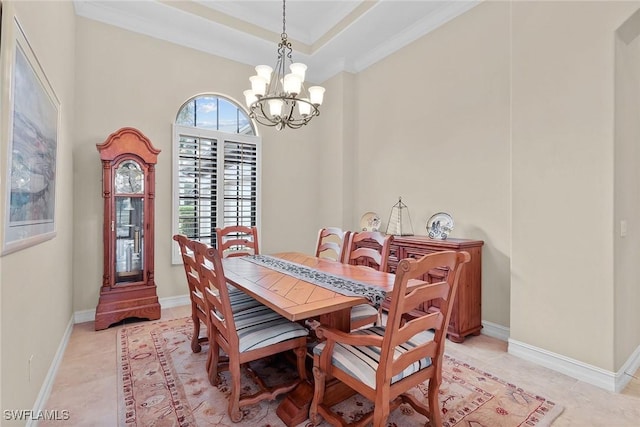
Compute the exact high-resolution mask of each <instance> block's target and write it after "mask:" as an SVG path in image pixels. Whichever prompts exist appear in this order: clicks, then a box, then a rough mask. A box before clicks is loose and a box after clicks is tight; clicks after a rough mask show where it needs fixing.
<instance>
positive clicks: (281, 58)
mask: <svg viewBox="0 0 640 427" xmlns="http://www.w3.org/2000/svg"><path fill="white" fill-rule="evenodd" d="M285 16H286V13H285V0H283V1H282V34H280V37H281V40H280V43H279V44H278V61H277V62H276V66H275V69H274V68H271V67H270V66H268V65H258V66H257V67H256V73H257V74H256V75H255V76H252V77H250V78H249V81H251V89H248V90H245V91H244V92H243V93H244V97H245V102H246V104H247V107H248V108H249V117H251V118H252V119H255V120H256V121H257V122H258V123H260V124H262V125H265V126H275V127H276V129H278V130H282V129H284V128H285V126H288V127H290V128H291V129H298V128H300V127H302V126H304V125H306V124H307V123H309V121H310V120H311V119H312V118H314V117H315V116H317V115H319V114H320V110H319V109H318V107H319V106H320V105H321V104H322V99H323V97H324V88H323V87H321V86H311V87H310V88H309V90H308V92H307V90H306V89H305V87H304V78H305V72H306V71H307V66H306V65H305V64H302V63H300V62H293V60H292V59H291V52H292V51H293V49H292V48H291V43H290V42H289V40H288V39H287V32H286V18H285Z"/></svg>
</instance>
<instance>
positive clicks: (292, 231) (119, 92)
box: [73, 17, 321, 311]
mask: <svg viewBox="0 0 640 427" xmlns="http://www.w3.org/2000/svg"><path fill="white" fill-rule="evenodd" d="M76 36H77V37H76V39H77V45H76V49H77V61H76V70H77V71H76V74H77V79H76V87H77V104H76V108H77V110H76V113H77V126H76V145H75V147H74V169H75V172H76V175H75V180H74V192H75V193H76V194H82V195H83V197H78V198H76V204H75V220H74V224H75V233H76V236H77V239H76V241H75V245H74V248H73V250H74V260H75V261H74V283H75V288H74V309H75V310H76V311H81V310H91V309H94V308H95V306H96V305H97V303H98V297H99V290H100V284H101V281H102V253H103V251H102V238H101V236H102V231H101V230H102V219H103V215H102V198H101V185H102V184H101V179H102V178H101V167H100V161H99V156H98V152H97V150H96V146H95V144H96V143H100V142H102V141H104V139H105V138H106V137H107V136H108V135H109V134H110V133H112V132H113V131H115V130H117V129H119V128H121V127H123V126H133V127H135V128H137V129H139V130H141V131H142V132H143V133H144V134H145V135H146V136H147V137H148V138H149V139H150V140H151V141H152V143H153V144H154V145H155V147H156V148H159V149H160V150H162V152H161V153H160V155H159V156H158V164H157V167H156V193H157V194H156V222H155V231H156V242H155V251H156V252H155V253H156V258H155V274H156V276H155V278H156V283H157V285H158V296H159V297H160V298H163V297H171V296H178V295H185V293H186V288H185V283H184V272H183V270H182V267H181V266H173V265H171V245H172V241H171V203H172V202H171V195H172V188H171V169H172V162H171V155H172V154H171V153H172V148H171V147H172V146H171V138H172V127H171V126H172V124H173V122H174V120H175V116H176V114H177V112H178V109H179V108H180V106H181V105H182V104H183V103H184V102H185V101H186V100H187V99H189V98H190V97H192V96H194V95H196V94H199V93H205V92H216V93H222V94H225V95H227V96H230V97H232V98H235V99H236V100H238V101H240V102H242V91H243V90H245V89H246V88H247V87H248V85H249V80H248V76H250V75H251V73H252V72H253V69H252V67H250V66H247V65H241V64H238V63H236V62H233V61H229V60H226V59H222V58H219V57H215V56H211V55H208V54H205V53H202V52H199V51H195V50H192V49H187V48H184V47H180V46H178V45H175V44H172V43H168V42H165V41H161V40H157V39H154V38H151V37H147V36H143V35H140V34H137V33H133V32H130V31H125V30H122V29H120V28H116V27H112V26H109V25H105V24H102V23H98V22H96V21H92V20H88V19H85V18H80V17H78V18H77V34H76ZM274 56H275V50H274ZM317 126H318V125H317V124H316V123H313V122H312V123H311V124H310V125H308V126H307V127H306V128H304V129H300V130H298V131H290V130H284V131H282V132H278V131H276V130H275V129H273V128H264V127H260V128H259V132H260V134H261V135H262V136H263V147H264V148H263V150H262V154H263V155H262V167H263V168H262V173H263V179H262V184H263V187H262V199H263V210H262V223H261V224H260V230H261V235H260V244H261V247H262V250H263V251H265V252H275V251H284V250H311V249H310V247H312V246H313V245H312V244H311V245H310V244H309V242H311V241H313V240H314V239H315V236H316V232H317V229H316V228H315V227H316V226H315V223H316V222H317V220H316V219H315V216H316V215H317V211H318V208H319V206H320V205H321V201H320V199H319V197H318V194H319V192H318V188H317V186H316V184H317V179H316V176H317V175H318V171H319V167H320V166H319V165H317V164H316V162H315V160H316V159H317V153H318V152H320V151H321V148H320V146H319V145H318V144H317V142H316V140H315V138H314V135H315V132H317ZM283 188H284V189H286V191H282V189H283Z"/></svg>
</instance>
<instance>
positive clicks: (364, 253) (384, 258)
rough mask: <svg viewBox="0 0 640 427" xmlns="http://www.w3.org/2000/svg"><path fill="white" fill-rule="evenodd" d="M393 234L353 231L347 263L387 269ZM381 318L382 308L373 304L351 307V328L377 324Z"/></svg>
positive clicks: (348, 244) (348, 247)
mask: <svg viewBox="0 0 640 427" xmlns="http://www.w3.org/2000/svg"><path fill="white" fill-rule="evenodd" d="M392 241H393V236H392V235H390V234H383V233H381V232H379V231H360V232H355V233H351V235H350V236H349V241H348V243H347V248H346V250H345V255H344V259H345V261H344V262H345V263H347V264H353V265H358V266H362V267H366V268H374V269H376V270H378V271H387V268H388V262H389V251H390V249H391V242H392ZM380 318H381V310H380V309H376V308H375V307H373V306H372V305H371V304H359V305H356V306H355V307H353V308H351V329H357V328H361V327H363V326H366V325H370V324H375V323H377V322H378V321H379V319H380Z"/></svg>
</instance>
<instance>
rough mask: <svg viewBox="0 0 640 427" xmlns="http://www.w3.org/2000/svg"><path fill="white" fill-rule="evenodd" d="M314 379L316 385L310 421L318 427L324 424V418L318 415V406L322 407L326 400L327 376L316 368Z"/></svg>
mask: <svg viewBox="0 0 640 427" xmlns="http://www.w3.org/2000/svg"><path fill="white" fill-rule="evenodd" d="M313 379H314V382H315V385H314V389H313V400H312V401H311V406H310V407H309V420H310V421H311V423H312V424H313V425H315V426H317V425H318V424H320V423H321V422H322V417H321V416H320V415H319V414H318V405H321V404H322V402H323V400H324V392H325V379H326V374H325V373H324V371H322V370H321V369H320V368H318V367H317V366H314V367H313Z"/></svg>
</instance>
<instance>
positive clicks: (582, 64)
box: [511, 2, 640, 371]
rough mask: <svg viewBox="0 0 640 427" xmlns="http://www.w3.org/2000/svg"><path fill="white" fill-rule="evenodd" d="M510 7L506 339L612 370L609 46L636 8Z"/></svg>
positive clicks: (631, 340) (633, 5)
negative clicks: (509, 251) (509, 241)
mask: <svg viewBox="0 0 640 427" xmlns="http://www.w3.org/2000/svg"><path fill="white" fill-rule="evenodd" d="M512 7H513V14H512V26H513V33H512V43H513V47H512V70H513V75H512V116H513V121H512V128H513V134H512V135H513V136H512V185H513V190H512V200H513V204H512V225H513V228H512V229H513V236H512V258H511V338H512V339H514V340H517V341H520V342H524V343H527V344H529V345H532V346H535V347H539V348H542V349H545V350H547V351H550V352H553V353H558V354H561V355H564V356H567V357H569V358H573V359H577V360H580V361H582V362H585V363H588V364H591V365H595V366H598V367H600V368H603V369H606V370H610V371H615V370H617V369H618V368H620V361H622V360H625V359H627V358H628V357H629V356H630V352H627V354H624V355H622V354H621V355H620V357H619V358H618V361H617V362H616V361H614V357H613V354H614V352H613V349H614V302H615V301H614V293H615V292H614V283H613V279H614V269H613V267H614V259H613V254H614V252H613V242H614V238H613V235H614V227H613V224H614V217H613V200H614V191H613V190H614V185H613V184H614V98H615V96H614V95H615V94H614V46H615V44H614V40H615V31H616V29H617V28H618V27H619V26H620V25H621V24H622V23H623V22H624V20H625V19H627V18H628V17H629V16H630V15H631V14H632V13H633V12H634V11H635V10H636V9H638V7H639V3H638V2H514V3H513V4H512ZM636 167H637V164H636ZM636 188H637V186H636ZM629 220H630V221H631V223H634V222H636V221H637V219H635V218H629ZM636 286H637V284H636ZM635 309H636V310H637V301H636V305H635ZM629 320H631V319H629ZM625 339H628V340H629V346H627V347H628V348H631V347H633V348H635V347H637V346H638V344H639V343H640V339H638V336H637V335H636V336H630V335H627V336H626V337H625Z"/></svg>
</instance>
